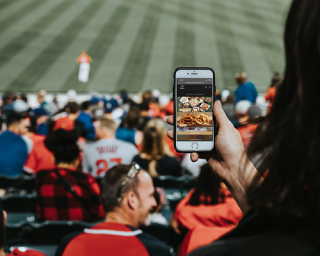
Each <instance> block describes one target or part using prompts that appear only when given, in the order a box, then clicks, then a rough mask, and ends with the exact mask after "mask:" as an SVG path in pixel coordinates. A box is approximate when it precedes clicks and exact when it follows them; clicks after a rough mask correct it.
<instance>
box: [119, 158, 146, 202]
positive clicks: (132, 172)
mask: <svg viewBox="0 0 320 256" xmlns="http://www.w3.org/2000/svg"><path fill="white" fill-rule="evenodd" d="M140 170H141V167H140V165H138V164H137V163H135V162H133V163H132V165H131V168H130V170H129V172H128V174H127V176H126V178H125V179H124V180H123V181H122V182H121V184H120V187H119V190H118V201H119V202H120V201H121V199H122V196H121V192H122V189H123V188H124V187H125V186H126V185H127V184H128V183H129V181H130V180H133V179H134V178H135V177H136V176H137V175H138V173H139V172H140Z"/></svg>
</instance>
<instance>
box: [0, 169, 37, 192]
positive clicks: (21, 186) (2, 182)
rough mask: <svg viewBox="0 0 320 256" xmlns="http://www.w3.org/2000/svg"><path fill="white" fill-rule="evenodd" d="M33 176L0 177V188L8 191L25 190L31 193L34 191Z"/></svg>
mask: <svg viewBox="0 0 320 256" xmlns="http://www.w3.org/2000/svg"><path fill="white" fill-rule="evenodd" d="M34 180H35V176H34V175H26V174H22V175H19V176H16V177H10V176H6V175H0V188H2V189H5V190H8V189H10V188H14V189H16V190H26V191H27V192H28V193H31V192H32V190H34Z"/></svg>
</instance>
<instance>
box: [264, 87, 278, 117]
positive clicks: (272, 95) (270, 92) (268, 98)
mask: <svg viewBox="0 0 320 256" xmlns="http://www.w3.org/2000/svg"><path fill="white" fill-rule="evenodd" d="M276 92H277V89H276V87H275V86H273V87H270V88H269V89H268V90H267V92H266V94H265V95H264V99H265V100H266V101H269V102H270V104H269V107H268V108H269V111H268V113H269V112H270V109H271V107H272V104H273V101H274V98H275V97H276Z"/></svg>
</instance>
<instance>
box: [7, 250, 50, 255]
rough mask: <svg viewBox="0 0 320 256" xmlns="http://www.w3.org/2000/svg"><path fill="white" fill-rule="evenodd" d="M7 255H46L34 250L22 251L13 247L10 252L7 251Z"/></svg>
mask: <svg viewBox="0 0 320 256" xmlns="http://www.w3.org/2000/svg"><path fill="white" fill-rule="evenodd" d="M7 256H46V255H45V254H44V253H42V252H39V251H35V250H26V251H24V252H22V251H20V250H19V249H18V248H15V249H14V250H13V251H12V252H11V253H8V254H7Z"/></svg>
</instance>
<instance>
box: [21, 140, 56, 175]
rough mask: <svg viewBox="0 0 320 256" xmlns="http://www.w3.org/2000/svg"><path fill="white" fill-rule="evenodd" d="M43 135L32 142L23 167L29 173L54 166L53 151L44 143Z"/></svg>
mask: <svg viewBox="0 0 320 256" xmlns="http://www.w3.org/2000/svg"><path fill="white" fill-rule="evenodd" d="M44 140H45V137H42V138H41V139H40V138H39V140H38V141H37V142H36V143H35V144H34V146H33V148H32V150H31V152H30V154H29V157H28V159H27V161H26V163H25V166H24V169H25V171H27V172H29V173H37V172H38V171H40V170H50V169H54V168H56V165H55V163H54V156H53V153H52V152H51V151H50V150H49V149H48V148H47V147H46V146H45V144H44Z"/></svg>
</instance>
